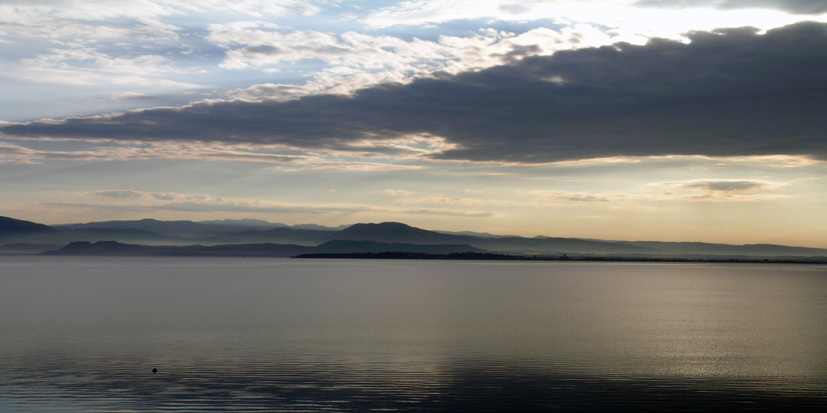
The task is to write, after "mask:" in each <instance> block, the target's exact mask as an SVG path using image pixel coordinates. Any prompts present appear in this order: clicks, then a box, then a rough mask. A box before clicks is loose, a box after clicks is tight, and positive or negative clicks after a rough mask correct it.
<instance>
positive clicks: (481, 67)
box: [0, 0, 827, 248]
mask: <svg viewBox="0 0 827 413" xmlns="http://www.w3.org/2000/svg"><path fill="white" fill-rule="evenodd" d="M665 3H666V2H661V1H656V0H642V1H635V0H604V1H597V0H595V1H589V2H582V1H566V0H560V1H554V2H548V1H542V2H540V1H524V2H513V1H458V0H453V1H443V0H415V1H401V2H394V1H381V2H380V1H368V2H347V1H298V0H282V1H263V0H262V1H258V0H248V1H242V2H230V1H224V0H213V1H209V2H197V3H191V2H185V1H177V0H146V1H142V2H130V3H129V5H128V6H124V3H122V2H100V1H95V2H93V1H60V0H57V1H5V2H3V3H2V4H0V67H2V73H0V91H2V97H0V215H3V216H9V217H12V218H17V219H24V220H29V221H35V222H42V223H47V224H61V223H71V222H90V221H101V220H115V219H118V220H121V219H141V218H155V219H162V220H172V219H175V220H177V219H186V220H193V221H201V220H212V219H225V218H231V219H240V218H256V219H263V220H267V221H270V222H280V223H285V224H301V223H316V224H321V225H328V226H338V225H341V224H352V223H357V222H382V221H399V222H404V223H407V224H410V225H413V226H417V227H421V228H425V229H434V230H448V231H464V230H468V231H478V232H489V233H496V234H513V235H523V236H535V235H545V236H558V237H582V238H599V239H613V240H657V241H703V242H722V243H733V244H749V243H773V244H785V245H798V246H810V247H821V248H827V237H825V236H824V234H825V233H826V231H825V230H827V214H824V213H823V211H825V210H827V162H825V161H827V136H825V132H824V131H825V130H827V128H825V126H827V125H826V124H825V123H827V121H824V120H823V119H827V117H823V116H827V100H825V98H824V97H823V96H827V95H825V94H821V92H827V76H826V75H824V74H821V72H823V70H820V68H822V67H825V66H823V65H821V66H819V65H820V64H821V63H827V52H824V49H825V48H827V26H825V22H827V7H819V6H817V5H815V6H814V5H812V2H807V1H796V0H766V1H760V2H756V3H754V5H753V6H752V8H739V6H740V5H742V3H743V2H737V1H727V0H696V1H687V2H683V3H682V4H683V8H681V9H675V8H668V7H663V4H665ZM673 4H674V3H673ZM747 26H749V27H752V28H754V29H747V28H745V27H747ZM621 42H625V43H621ZM612 45H614V46H612ZM601 46H604V48H602V49H595V48H597V47H601ZM821 46H825V47H821ZM772 62H780V63H778V64H772ZM784 62H791V63H789V64H784ZM802 90H804V91H808V92H807V93H804V92H802ZM46 119H49V120H47V121H46Z"/></svg>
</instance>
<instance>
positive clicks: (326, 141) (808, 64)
mask: <svg viewBox="0 0 827 413" xmlns="http://www.w3.org/2000/svg"><path fill="white" fill-rule="evenodd" d="M689 37H690V39H691V42H690V43H689V44H684V43H680V42H675V41H669V40H663V39H655V40H652V41H651V42H649V43H648V44H647V45H645V46H635V45H630V44H617V45H615V46H613V47H601V48H590V49H581V50H575V51H566V52H558V53H556V54H555V55H553V56H543V57H527V58H525V59H523V60H520V61H517V62H515V63H513V64H511V65H505V66H497V67H492V68H489V69H486V70H482V71H478V72H469V73H462V74H459V75H447V74H446V75H437V76H436V77H434V78H428V79H420V80H416V81H414V82H412V83H410V84H405V85H402V84H386V85H380V86H375V87H370V88H366V89H362V90H360V91H358V92H357V93H355V94H354V95H353V96H341V95H317V96H310V97H305V98H302V99H298V100H293V101H288V102H274V101H268V102H243V101H233V102H219V103H201V104H195V105H192V106H188V107H184V108H160V109H151V110H144V111H137V112H130V113H126V114H121V115H114V116H106V117H94V118H74V119H66V120H62V121H56V122H33V123H28V124H19V125H9V126H5V127H3V128H2V129H0V130H2V132H3V133H5V134H7V135H11V136H26V137H40V136H44V137H59V138H60V137H62V138H107V139H123V140H144V141H156V140H197V141H210V142H214V141H218V142H228V143H241V142H251V143H262V144H284V145H289V146H294V147H298V148H306V149H345V150H347V149H348V145H349V144H352V143H354V142H355V141H361V140H364V139H376V140H382V139H392V138H397V137H399V136H402V135H406V134H431V135H434V136H440V137H443V138H445V139H447V140H448V141H449V142H451V143H455V144H457V145H459V147H458V149H455V150H451V151H448V152H444V153H441V154H439V155H438V157H439V158H442V159H456V160H476V161H513V162H525V163H541V162H552V161H563V160H574V159H589V158H600V157H610V156H648V155H708V156H748V155H771V154H789V155H809V156H812V157H814V158H819V159H824V160H827V137H826V136H825V125H827V70H825V69H826V68H827V25H825V24H820V23H800V24H796V25H792V26H787V27H784V28H779V29H776V30H772V31H769V32H768V33H766V34H764V35H759V34H758V33H757V32H756V31H755V30H754V29H750V28H740V29H726V30H719V31H716V32H711V33H710V32H695V33H692V34H691V35H690V36H689Z"/></svg>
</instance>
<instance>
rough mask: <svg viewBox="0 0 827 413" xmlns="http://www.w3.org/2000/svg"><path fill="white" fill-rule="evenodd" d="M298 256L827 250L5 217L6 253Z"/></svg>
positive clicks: (2, 244)
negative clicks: (48, 221)
mask: <svg viewBox="0 0 827 413" xmlns="http://www.w3.org/2000/svg"><path fill="white" fill-rule="evenodd" d="M44 252H49V253H50V254H69V255H190V256H206V255H217V256H294V255H299V254H319V253H378V252H415V253H430V254H451V253H458V252H477V253H482V252H492V253H499V254H515V255H537V256H561V255H569V256H623V257H688V258H697V257H706V256H712V257H719V258H720V257H750V258H755V257H772V258H780V257H827V249H823V248H807V247H794V246H784V245H772V244H752V245H732V244H712V243H701V242H659V241H603V240H593V239H579V238H558V237H545V236H543V237H534V238H526V237H518V236H499V235H492V234H486V233H473V232H459V233H457V232H440V231H430V230H424V229H421V228H415V227H412V226H409V225H406V224H403V223H398V222H383V223H366V224H355V225H350V226H342V227H336V228H331V227H324V226H319V225H313V224H305V225H296V226H288V225H285V224H277V223H269V222H266V221H260V220H223V221H202V222H194V221H159V220H154V219H142V220H135V221H103V222H90V223H84V224H65V225H53V226H48V225H43V224H38V223H34V222H28V221H23V220H18V219H13V218H8V217H0V254H4V253H5V254H35V253H44Z"/></svg>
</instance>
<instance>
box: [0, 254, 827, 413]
mask: <svg viewBox="0 0 827 413" xmlns="http://www.w3.org/2000/svg"><path fill="white" fill-rule="evenodd" d="M0 360H2V363H0V411H188V412H194V411H228V410H238V411H283V412H299V411H331V412H346V411H380V410H381V411H492V412H493V411H552V410H574V411H577V410H581V411H593V410H611V411H616V410H633V411H645V410H653V411H654V410H667V409H668V410H685V411H697V410H722V409H723V410H742V411H761V410H765V411H774V410H777V411H781V410H789V409H792V408H795V409H797V410H799V411H801V410H812V411H816V410H824V409H825V408H827V266H823V265H770V264H695V263H693V264H677V263H675V264H673V263H660V264H656V263H575V262H492V261H474V262H465V261H462V262H461V261H406V260H334V259H330V260H327V259H324V260H321V259H320V260H307V259H306V260H297V259H250V258H247V259H243V258H233V259H228V258H104V257H25V256H0ZM153 369H157V373H153V372H152V370H153Z"/></svg>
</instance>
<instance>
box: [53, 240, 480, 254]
mask: <svg viewBox="0 0 827 413" xmlns="http://www.w3.org/2000/svg"><path fill="white" fill-rule="evenodd" d="M382 252H413V253H425V254H451V253H457V252H483V250H480V249H478V248H474V247H471V246H470V245H430V244H428V245H426V244H403V243H383V242H374V241H341V240H336V241H329V242H326V243H324V244H321V245H318V246H315V247H309V246H305V245H295V244H273V243H264V244H228V245H189V246H170V245H135V244H124V243H120V242H116V241H98V242H95V243H91V242H87V241H77V242H73V243H71V244H69V245H67V246H65V247H62V248H60V249H56V250H54V251H48V252H46V253H45V255H83V256H144V257H148V256H149V257H159V256H168V257H172V256H186V257H198V256H212V257H292V256H296V255H301V254H319V253H324V254H349V253H382Z"/></svg>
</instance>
